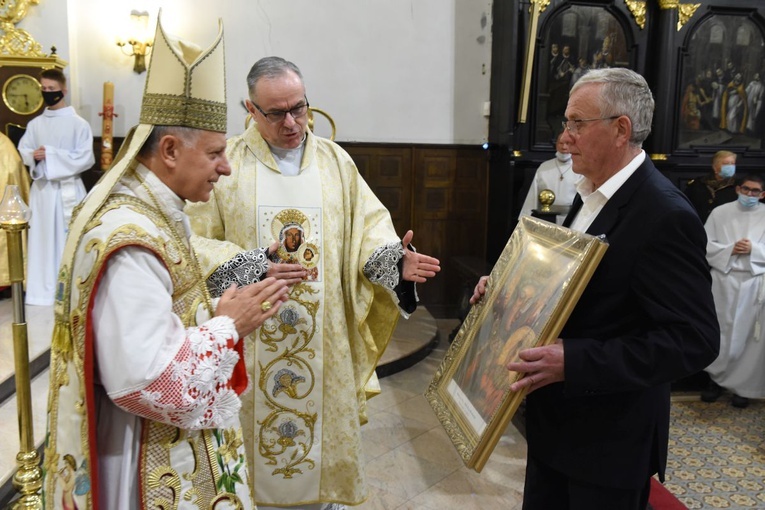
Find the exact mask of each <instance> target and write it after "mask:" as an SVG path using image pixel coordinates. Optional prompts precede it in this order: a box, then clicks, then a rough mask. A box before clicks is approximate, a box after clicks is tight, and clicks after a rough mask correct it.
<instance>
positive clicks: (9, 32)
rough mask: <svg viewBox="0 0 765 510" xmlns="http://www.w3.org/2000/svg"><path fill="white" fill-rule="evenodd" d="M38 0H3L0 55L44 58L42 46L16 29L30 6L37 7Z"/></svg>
mask: <svg viewBox="0 0 765 510" xmlns="http://www.w3.org/2000/svg"><path fill="white" fill-rule="evenodd" d="M39 3H40V0H3V1H2V2H0V4H2V10H0V29H2V31H3V32H4V34H3V36H2V37H0V55H21V56H27V57H44V56H45V54H44V53H43V52H42V46H40V43H38V42H37V41H35V38H34V37H32V35H31V34H30V33H29V32H27V31H26V30H23V29H21V28H16V26H15V25H16V24H17V23H19V22H20V21H21V20H22V19H24V17H25V16H26V15H27V10H28V9H29V6H30V5H37V4H39Z"/></svg>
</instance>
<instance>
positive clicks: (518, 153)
mask: <svg viewBox="0 0 765 510" xmlns="http://www.w3.org/2000/svg"><path fill="white" fill-rule="evenodd" d="M513 157H514V158H522V157H523V153H522V152H521V151H513Z"/></svg>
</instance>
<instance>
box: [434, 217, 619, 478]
mask: <svg viewBox="0 0 765 510" xmlns="http://www.w3.org/2000/svg"><path fill="white" fill-rule="evenodd" d="M606 247H607V245H606V243H605V242H604V241H602V240H600V239H598V238H594V237H592V236H589V235H587V234H584V233H581V232H574V231H572V230H570V229H567V228H564V227H561V226H558V225H556V224H554V223H549V222H546V221H543V220H539V219H537V218H533V217H530V216H523V217H522V218H521V220H520V221H519V222H518V226H517V227H516V229H515V231H514V232H513V234H512V235H511V236H510V240H509V241H508V243H507V245H506V246H505V249H504V250H503V252H502V255H501V256H500V258H499V260H498V261H497V263H496V265H495V266H494V269H493V270H492V272H491V275H490V276H489V280H488V284H487V292H486V295H485V296H484V297H483V299H482V300H481V301H479V302H478V303H477V304H476V305H474V306H473V308H472V309H471V311H470V313H469V314H468V316H467V318H466V319H465V322H464V323H463V324H462V326H461V328H460V330H459V333H458V334H457V336H456V337H455V339H454V341H453V342H452V344H451V347H450V348H449V351H448V352H447V354H446V357H445V358H444V361H443V362H442V363H441V366H440V367H439V369H438V370H437V371H436V374H435V376H434V378H433V381H432V382H431V383H430V386H429V388H428V391H427V393H426V397H427V398H428V401H429V403H430V405H431V406H432V407H433V409H434V410H435V412H436V415H437V416H438V417H439V419H440V420H441V423H442V424H443V425H444V428H445V429H446V431H447V433H448V434H449V436H450V438H451V439H452V442H453V443H454V445H455V446H456V447H457V450H458V451H459V453H460V455H461V456H462V458H463V460H464V461H465V463H466V465H467V466H468V467H471V468H473V469H476V470H477V471H480V470H481V469H482V467H483V464H484V463H485V462H486V460H487V459H488V455H489V454H490V453H491V451H492V450H493V448H494V446H495V445H496V441H498V440H499V436H501V434H502V431H503V430H504V428H505V426H506V425H507V423H508V422H509V421H510V419H511V418H512V415H513V413H514V412H515V410H516V409H517V407H518V405H519V404H520V401H521V400H522V399H523V396H524V394H523V392H518V393H514V392H512V391H511V390H510V385H511V384H512V383H513V382H515V381H517V380H518V379H520V378H521V377H522V376H523V374H520V373H517V372H511V371H509V370H507V368H506V365H507V363H509V362H510V361H513V360H517V359H518V355H519V353H520V351H522V350H523V349H526V348H530V347H536V346H542V345H547V344H550V343H552V342H554V341H556V339H557V335H558V334H559V333H560V330H561V329H562V328H563V325H564V324H565V321H566V319H567V318H568V316H569V314H570V313H571V310H573V307H574V305H575V304H576V301H577V300H578V299H579V296H580V295H581V292H582V291H583V290H584V286H585V285H586V283H587V282H588V281H589V279H590V277H591V276H592V273H593V272H594V271H595V267H596V266H597V264H598V262H599V261H600V259H601V257H602V256H603V253H604V252H605V250H606Z"/></svg>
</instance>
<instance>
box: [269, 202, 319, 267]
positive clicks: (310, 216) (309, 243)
mask: <svg viewBox="0 0 765 510" xmlns="http://www.w3.org/2000/svg"><path fill="white" fill-rule="evenodd" d="M258 216H259V217H260V218H261V221H259V222H258V224H259V225H264V226H265V228H262V229H261V232H260V235H259V239H260V243H261V246H268V245H269V244H270V243H271V241H272V240H273V239H276V240H278V241H279V248H278V249H277V250H276V252H274V254H273V255H272V256H271V260H273V261H274V262H277V263H286V264H300V265H301V266H303V267H304V268H306V269H307V270H308V278H307V280H308V281H318V280H319V279H320V277H321V268H320V267H319V264H320V261H321V250H320V249H319V246H320V245H321V239H320V234H321V209H319V208H316V207H314V208H307V209H303V210H301V209H281V210H280V209H279V208H278V207H268V206H262V207H260V209H259V211H258ZM269 225H270V228H268V227H269Z"/></svg>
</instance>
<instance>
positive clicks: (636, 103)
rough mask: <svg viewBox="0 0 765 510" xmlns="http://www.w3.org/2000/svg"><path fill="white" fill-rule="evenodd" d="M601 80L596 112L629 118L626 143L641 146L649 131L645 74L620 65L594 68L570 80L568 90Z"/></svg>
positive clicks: (651, 106) (648, 91)
mask: <svg viewBox="0 0 765 510" xmlns="http://www.w3.org/2000/svg"><path fill="white" fill-rule="evenodd" d="M593 83H594V84H602V85H603V87H602V88H601V90H600V95H599V96H598V106H599V107H600V115H601V116H603V117H611V116H615V115H626V116H627V117H629V119H630V122H632V136H631V137H630V144H632V145H634V146H636V147H641V146H642V145H643V142H644V141H645V139H646V138H648V135H649V134H651V121H653V110H654V100H653V95H652V94H651V89H650V88H648V83H646V81H645V78H643V77H642V76H640V75H639V74H638V73H636V72H635V71H632V70H630V69H626V68H624V67H611V68H606V69H595V70H593V71H590V72H589V73H587V74H585V75H584V76H582V77H581V78H579V80H577V82H576V83H575V84H574V87H573V88H572V89H571V94H573V93H574V91H575V90H576V89H578V88H580V87H583V86H585V85H588V84H593Z"/></svg>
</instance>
